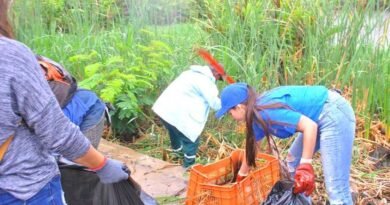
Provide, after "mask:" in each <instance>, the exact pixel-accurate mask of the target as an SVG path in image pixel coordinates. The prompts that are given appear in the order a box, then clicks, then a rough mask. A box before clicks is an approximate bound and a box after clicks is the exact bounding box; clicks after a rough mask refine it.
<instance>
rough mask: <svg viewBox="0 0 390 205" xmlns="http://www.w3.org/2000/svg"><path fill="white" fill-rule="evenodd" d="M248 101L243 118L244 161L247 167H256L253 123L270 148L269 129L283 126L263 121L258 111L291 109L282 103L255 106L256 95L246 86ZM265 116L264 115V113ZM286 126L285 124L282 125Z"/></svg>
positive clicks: (269, 120)
mask: <svg viewBox="0 0 390 205" xmlns="http://www.w3.org/2000/svg"><path fill="white" fill-rule="evenodd" d="M247 89H248V99H247V100H246V103H245V104H246V106H247V110H246V116H245V123H246V144H245V152H246V161H247V163H248V165H249V166H254V167H255V166H256V163H255V160H256V153H257V149H256V141H255V136H254V132H253V123H254V122H255V123H257V124H259V125H260V126H261V127H262V129H263V131H264V136H265V137H267V140H268V146H270V140H269V138H270V137H271V134H270V131H269V128H270V126H271V125H272V124H284V123H280V122H275V121H271V119H269V118H268V120H264V119H263V117H262V116H261V115H260V113H259V112H260V111H264V110H266V109H277V108H286V109H291V108H290V107H289V106H287V105H285V104H283V103H272V104H269V105H257V102H256V101H257V98H258V95H257V94H256V92H255V90H254V89H253V88H252V87H251V86H249V85H248V88H247ZM265 115H266V113H265ZM254 120H255V121H254ZM284 125H287V124H284Z"/></svg>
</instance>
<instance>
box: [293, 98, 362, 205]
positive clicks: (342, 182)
mask: <svg viewBox="0 0 390 205" xmlns="http://www.w3.org/2000/svg"><path fill="white" fill-rule="evenodd" d="M328 93H329V96H328V99H327V101H326V102H325V105H324V108H323V110H322V112H321V114H320V117H319V120H318V135H317V141H316V147H315V151H314V152H317V151H320V152H321V162H322V169H323V173H324V178H325V186H326V191H327V194H328V198H329V202H330V204H353V202H352V196H351V191H350V184H349V175H350V169H351V160H352V147H353V140H354V137H355V125H356V120H355V115H354V112H353V110H352V107H351V105H350V104H349V102H348V101H347V100H345V99H344V98H343V97H342V96H341V95H339V94H338V93H337V92H334V91H329V92H328ZM302 140H303V136H302V134H299V135H298V136H297V138H296V139H295V141H294V142H293V144H292V145H291V148H290V150H289V155H288V157H287V163H288V167H289V171H290V173H291V175H292V176H294V174H295V168H296V167H297V166H298V165H299V162H300V159H301V157H302V149H303V141H302Z"/></svg>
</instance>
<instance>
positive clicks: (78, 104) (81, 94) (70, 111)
mask: <svg viewBox="0 0 390 205" xmlns="http://www.w3.org/2000/svg"><path fill="white" fill-rule="evenodd" d="M104 109H105V105H104V103H103V102H102V101H101V100H100V99H99V98H98V97H97V96H96V94H95V93H94V92H92V91H90V90H84V89H80V90H77V91H76V93H75V94H74V96H73V97H72V99H71V100H70V101H69V103H68V104H67V105H66V106H65V107H64V108H63V109H62V111H63V112H64V114H65V116H67V117H68V118H69V119H70V121H72V122H73V123H74V124H76V125H77V126H79V127H80V129H81V131H84V130H86V129H88V128H89V127H91V126H93V125H95V124H97V123H98V122H99V121H100V119H101V118H102V115H103V113H104Z"/></svg>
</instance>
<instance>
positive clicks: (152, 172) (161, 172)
mask: <svg viewBox="0 0 390 205" xmlns="http://www.w3.org/2000/svg"><path fill="white" fill-rule="evenodd" d="M99 151H101V152H102V153H103V154H105V155H106V156H108V157H110V158H113V159H117V160H120V161H122V162H124V163H126V165H127V166H128V167H129V169H130V170H131V173H132V174H131V176H132V177H133V179H134V180H135V181H137V182H138V183H139V184H140V185H141V186H142V189H143V190H144V191H145V192H146V193H148V194H150V195H151V196H153V197H167V196H180V197H185V194H186V191H187V180H188V179H186V177H185V175H184V173H185V169H184V168H182V167H181V166H180V165H175V164H171V163H169V162H166V161H162V160H160V159H156V158H152V157H149V156H147V155H144V154H141V153H138V152H136V151H134V150H132V149H130V148H127V147H124V146H121V145H118V144H115V143H112V142H109V141H107V140H104V139H102V140H101V142H100V144H99Z"/></svg>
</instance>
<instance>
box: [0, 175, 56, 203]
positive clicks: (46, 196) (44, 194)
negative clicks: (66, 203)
mask: <svg viewBox="0 0 390 205" xmlns="http://www.w3.org/2000/svg"><path fill="white" fill-rule="evenodd" d="M0 205H63V193H62V188H61V178H60V175H58V176H55V177H54V178H53V179H52V180H51V181H50V182H49V183H47V184H46V185H45V186H44V187H43V188H42V189H41V190H40V191H39V192H38V193H37V194H35V195H34V196H33V197H31V198H30V199H28V200H26V201H24V200H20V199H17V198H15V197H14V196H12V195H11V194H9V193H7V192H2V193H0Z"/></svg>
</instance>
